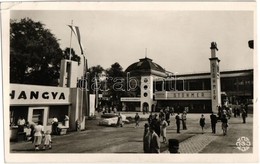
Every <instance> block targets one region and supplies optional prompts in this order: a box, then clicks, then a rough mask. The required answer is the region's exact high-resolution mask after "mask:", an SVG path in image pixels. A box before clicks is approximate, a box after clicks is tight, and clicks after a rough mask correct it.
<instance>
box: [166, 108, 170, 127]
mask: <svg viewBox="0 0 260 164" xmlns="http://www.w3.org/2000/svg"><path fill="white" fill-rule="evenodd" d="M170 115H171V114H170V111H169V107H167V108H166V111H165V120H166V122H167V123H168V126H170Z"/></svg>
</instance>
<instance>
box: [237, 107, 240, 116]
mask: <svg viewBox="0 0 260 164" xmlns="http://www.w3.org/2000/svg"><path fill="white" fill-rule="evenodd" d="M237 116H238V117H240V109H239V108H237Z"/></svg>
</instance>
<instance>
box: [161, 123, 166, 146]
mask: <svg viewBox="0 0 260 164" xmlns="http://www.w3.org/2000/svg"><path fill="white" fill-rule="evenodd" d="M167 126H168V123H167V121H166V120H165V119H164V118H163V119H162V121H161V135H162V137H163V143H166V142H167V139H166V127H167Z"/></svg>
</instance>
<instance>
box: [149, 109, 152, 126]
mask: <svg viewBox="0 0 260 164" xmlns="http://www.w3.org/2000/svg"><path fill="white" fill-rule="evenodd" d="M152 121H153V114H152V112H151V113H150V115H149V117H148V124H149V125H151V124H152Z"/></svg>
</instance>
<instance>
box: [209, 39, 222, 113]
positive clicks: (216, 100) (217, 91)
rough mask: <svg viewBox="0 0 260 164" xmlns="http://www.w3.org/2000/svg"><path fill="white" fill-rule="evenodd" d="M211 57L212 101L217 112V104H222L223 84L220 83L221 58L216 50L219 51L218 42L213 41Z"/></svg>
mask: <svg viewBox="0 0 260 164" xmlns="http://www.w3.org/2000/svg"><path fill="white" fill-rule="evenodd" d="M210 49H211V58H209V60H210V76H211V101H212V105H211V106H212V111H213V112H215V113H217V112H218V108H217V106H221V85H220V72H219V62H220V60H219V59H218V57H217V56H216V51H218V48H217V43H216V42H212V43H211V47H210Z"/></svg>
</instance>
